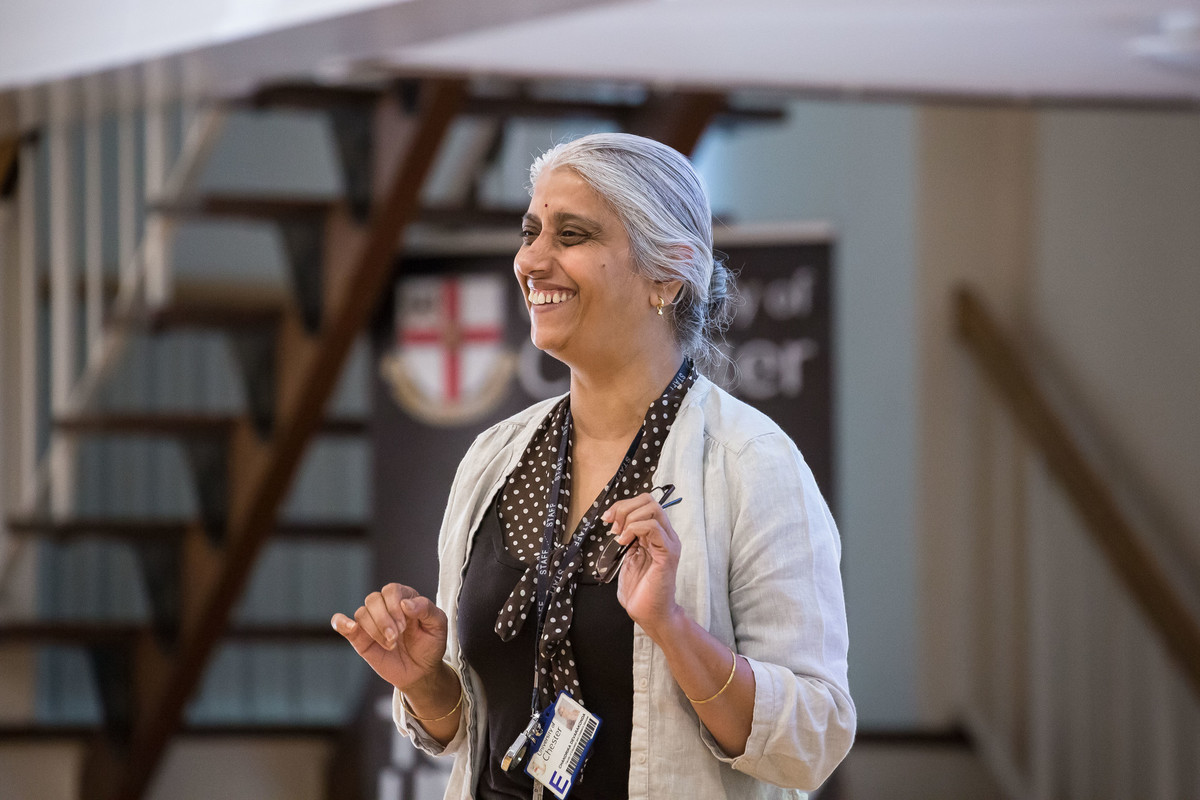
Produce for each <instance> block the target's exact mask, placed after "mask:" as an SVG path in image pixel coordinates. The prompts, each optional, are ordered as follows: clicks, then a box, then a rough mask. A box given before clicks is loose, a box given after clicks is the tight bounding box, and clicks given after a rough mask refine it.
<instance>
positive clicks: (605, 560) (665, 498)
mask: <svg viewBox="0 0 1200 800" xmlns="http://www.w3.org/2000/svg"><path fill="white" fill-rule="evenodd" d="M650 491H651V492H652V493H653V492H662V496H661V497H659V498H658V503H659V505H661V506H662V507H663V508H670V507H671V506H673V505H675V504H676V503H678V502H680V501H682V500H683V498H682V497H676V498H675V499H674V500H670V499H669V498H670V497H671V495H673V494H674V493H675V484H673V483H667V484H664V485H662V486H654V487H651V489H650ZM629 544H633V542H630V543H629ZM629 544H618V543H617V537H615V536H609V537H608V541H607V542H605V543H604V545H603V546H602V547H601V548H600V555H599V556H598V557H597V558H596V574H597V575H598V576H599V578H600V583H609V582H611V581H612V579H613V578H615V577H617V573H618V572H620V571H621V563H622V562H623V561H624V559H625V553H626V551H628V550H629Z"/></svg>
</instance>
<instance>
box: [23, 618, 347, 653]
mask: <svg viewBox="0 0 1200 800" xmlns="http://www.w3.org/2000/svg"><path fill="white" fill-rule="evenodd" d="M152 632H153V629H152V628H151V627H150V626H149V625H147V624H145V623H142V622H136V621H114V622H107V621H102V620H96V621H83V620H34V621H21V622H13V621H10V622H4V623H0V643H19V644H61V645H75V646H79V647H82V646H85V645H104V644H116V645H119V644H132V643H133V642H134V641H136V640H137V638H138V637H140V636H143V635H149V634H152ZM223 638H224V639H225V640H233V641H271V642H296V643H299V642H320V641H329V642H332V641H337V640H338V639H340V638H341V636H340V635H339V634H338V633H337V631H335V630H333V628H332V627H331V626H330V625H329V624H328V623H325V622H302V623H299V622H298V623H271V624H266V623H253V624H239V625H235V626H233V627H230V628H228V629H226V631H225V632H224V635H223Z"/></svg>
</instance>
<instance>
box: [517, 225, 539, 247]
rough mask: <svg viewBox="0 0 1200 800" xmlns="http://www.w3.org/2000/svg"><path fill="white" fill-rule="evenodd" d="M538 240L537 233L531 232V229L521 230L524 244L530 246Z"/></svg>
mask: <svg viewBox="0 0 1200 800" xmlns="http://www.w3.org/2000/svg"><path fill="white" fill-rule="evenodd" d="M536 238H537V231H535V230H531V229H530V228H522V229H521V242H522V243H523V244H529V243H530V242H532V241H533V240H534V239H536Z"/></svg>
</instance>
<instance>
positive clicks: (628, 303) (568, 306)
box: [514, 168, 666, 368]
mask: <svg viewBox="0 0 1200 800" xmlns="http://www.w3.org/2000/svg"><path fill="white" fill-rule="evenodd" d="M514 270H515V272H516V276H517V280H518V281H519V282H520V284H521V288H522V291H523V292H524V294H525V305H526V307H527V308H528V309H529V316H530V320H531V322H530V336H531V338H532V339H533V343H534V344H535V345H536V346H537V347H538V348H539V349H541V350H544V351H546V352H547V353H549V354H551V355H552V356H554V357H555V358H557V359H559V360H560V361H563V362H565V363H567V364H568V365H570V366H572V367H585V368H593V367H599V368H606V367H608V366H611V365H612V364H614V363H620V362H621V361H622V360H628V359H631V358H636V356H637V353H638V352H639V351H640V350H641V349H643V348H644V347H645V346H646V345H647V343H648V339H647V337H648V336H649V337H654V338H658V337H659V336H661V335H663V333H664V332H665V331H666V326H665V325H663V324H662V320H661V318H659V317H658V316H657V315H656V312H655V309H654V306H653V299H652V298H653V297H654V296H655V292H656V285H655V284H654V283H652V282H651V281H649V280H647V279H646V278H643V277H641V276H640V275H638V274H637V273H635V272H634V269H633V259H632V256H631V255H630V247H629V236H628V235H627V234H626V232H625V226H624V225H622V224H621V220H620V219H619V218H618V217H617V215H616V214H615V213H614V212H613V210H612V209H611V208H610V207H609V206H608V205H607V204H606V203H605V202H604V201H603V200H602V199H601V198H600V196H599V195H598V194H597V193H596V192H595V190H593V189H592V188H591V186H589V185H588V184H587V182H585V181H584V180H583V179H582V178H581V177H579V175H578V173H576V172H574V171H573V170H571V169H567V168H559V169H555V170H553V171H551V172H548V173H544V174H543V175H542V176H541V177H539V178H538V181H537V183H536V185H535V186H534V190H533V197H532V199H531V200H530V203H529V211H528V212H526V214H525V219H524V221H523V223H522V227H521V249H520V250H519V251H518V252H517V256H516V259H515V261H514ZM654 322H657V323H658V325H657V326H654V325H653V323H654Z"/></svg>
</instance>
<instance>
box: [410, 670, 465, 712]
mask: <svg viewBox="0 0 1200 800" xmlns="http://www.w3.org/2000/svg"><path fill="white" fill-rule="evenodd" d="M396 688H398V689H399V690H400V693H401V694H403V695H404V697H405V699H406V700H407V701H408V704H409V707H410V708H414V710H420V711H436V710H437V707H438V706H439V704H440V705H445V706H446V707H449V705H450V704H453V703H454V702H455V700H457V699H458V697H459V696H460V692H461V691H462V681H461V680H460V679H459V677H458V673H457V672H455V671H454V670H453V669H452V668H451V667H450V665H449V664H447V663H446V662H444V661H440V662H438V665H437V667H435V668H434V669H433V670H431V671H430V672H429V673H428V674H426V675H425V676H423V677H421V678H418V679H417V680H415V681H413V682H412V683H410V684H409V685H407V686H404V687H399V686H398V687H396Z"/></svg>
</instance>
